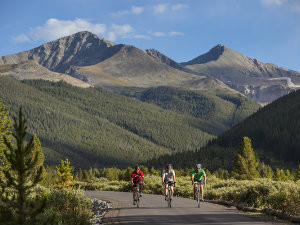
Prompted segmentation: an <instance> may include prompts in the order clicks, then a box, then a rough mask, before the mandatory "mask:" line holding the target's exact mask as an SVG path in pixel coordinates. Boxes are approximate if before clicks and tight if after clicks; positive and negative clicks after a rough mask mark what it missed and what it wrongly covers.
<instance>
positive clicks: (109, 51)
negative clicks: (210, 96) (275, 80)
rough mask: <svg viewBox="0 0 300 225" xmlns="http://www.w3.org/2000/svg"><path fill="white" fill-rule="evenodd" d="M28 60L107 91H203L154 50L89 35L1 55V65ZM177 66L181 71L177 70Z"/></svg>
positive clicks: (194, 79) (195, 77) (196, 78)
mask: <svg viewBox="0 0 300 225" xmlns="http://www.w3.org/2000/svg"><path fill="white" fill-rule="evenodd" d="M150 53H152V54H150ZM158 56H159V57H160V59H158ZM27 60H34V61H36V62H37V63H38V64H40V65H42V66H44V67H46V68H47V69H49V70H51V71H54V72H59V73H65V74H68V75H71V76H73V77H75V78H78V79H81V80H82V81H84V82H87V83H89V84H91V85H95V86H101V87H106V88H111V87H115V86H138V87H152V86H161V85H168V86H175V87H187V88H191V89H202V88H203V85H202V83H203V80H202V79H203V78H205V77H204V76H198V75H195V74H193V73H194V72H193V73H188V72H190V70H188V69H185V68H184V67H182V66H181V65H179V64H177V63H175V62H174V61H172V60H171V59H168V58H167V57H165V56H162V54H159V53H158V52H156V55H155V57H154V50H147V51H143V50H141V49H138V48H135V47H134V46H129V45H123V44H120V45H115V44H113V43H110V42H109V41H107V40H105V39H102V38H99V37H97V36H96V35H94V34H92V33H90V32H79V33H76V34H73V35H71V36H67V37H63V38H60V39H58V40H55V41H52V42H49V43H46V44H44V45H41V46H39V47H37V48H34V49H32V50H29V51H26V52H21V53H18V54H14V55H9V56H2V57H0V65H1V64H18V63H21V62H24V61H27ZM167 62H168V63H167ZM176 65H177V66H179V67H180V68H176ZM183 70H184V71H183ZM215 86H217V87H218V89H226V90H229V91H233V90H232V89H230V88H229V87H228V86H227V85H225V84H223V83H222V82H220V81H218V82H215Z"/></svg>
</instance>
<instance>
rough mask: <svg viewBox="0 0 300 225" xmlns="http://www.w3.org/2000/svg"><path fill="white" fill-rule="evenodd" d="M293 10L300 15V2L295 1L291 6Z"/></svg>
mask: <svg viewBox="0 0 300 225" xmlns="http://www.w3.org/2000/svg"><path fill="white" fill-rule="evenodd" d="M291 10H292V11H294V12H298V13H300V1H294V2H293V4H292V5H291Z"/></svg>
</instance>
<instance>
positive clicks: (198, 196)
mask: <svg viewBox="0 0 300 225" xmlns="http://www.w3.org/2000/svg"><path fill="white" fill-rule="evenodd" d="M195 184H197V198H196V201H197V205H198V208H200V202H201V199H202V198H201V191H200V185H201V182H198V181H194V185H195Z"/></svg>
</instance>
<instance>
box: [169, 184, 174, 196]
mask: <svg viewBox="0 0 300 225" xmlns="http://www.w3.org/2000/svg"><path fill="white" fill-rule="evenodd" d="M170 188H171V194H172V196H173V195H174V186H173V185H170Z"/></svg>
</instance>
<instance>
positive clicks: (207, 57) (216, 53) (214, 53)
mask: <svg viewBox="0 0 300 225" xmlns="http://www.w3.org/2000/svg"><path fill="white" fill-rule="evenodd" d="M227 49H228V48H227V47H226V46H224V45H221V44H218V45H216V46H215V47H213V48H212V49H210V50H209V51H208V52H207V53H205V54H203V55H200V56H198V57H196V58H194V59H192V60H191V61H188V62H185V63H183V65H193V64H203V63H207V62H209V61H215V60H217V59H218V58H219V57H220V56H221V55H222V54H223V53H224V51H225V50H227Z"/></svg>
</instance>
